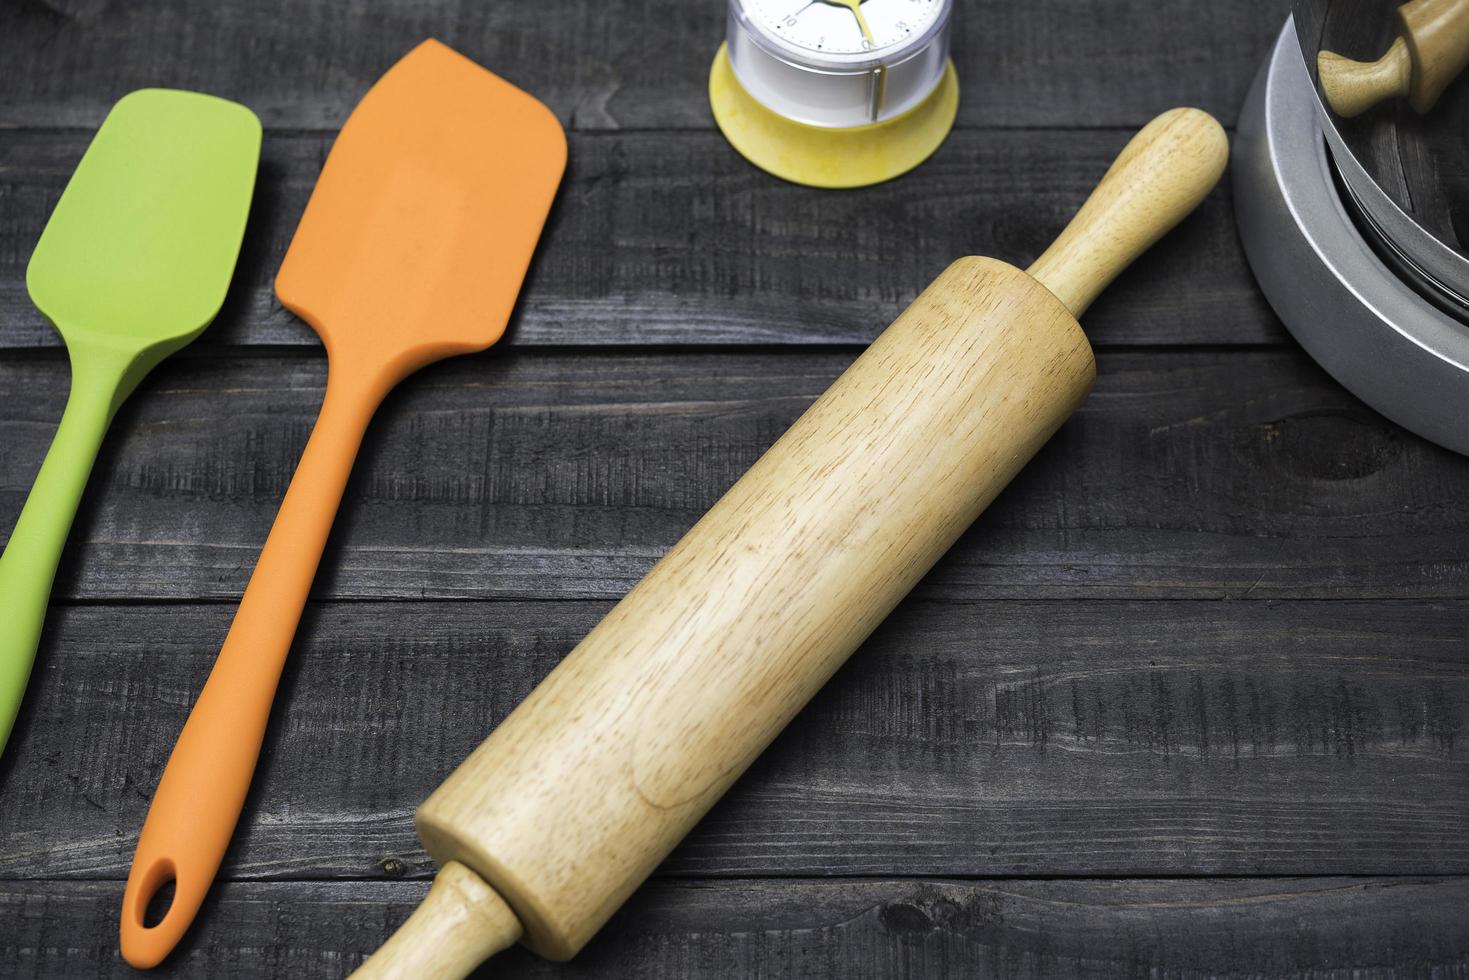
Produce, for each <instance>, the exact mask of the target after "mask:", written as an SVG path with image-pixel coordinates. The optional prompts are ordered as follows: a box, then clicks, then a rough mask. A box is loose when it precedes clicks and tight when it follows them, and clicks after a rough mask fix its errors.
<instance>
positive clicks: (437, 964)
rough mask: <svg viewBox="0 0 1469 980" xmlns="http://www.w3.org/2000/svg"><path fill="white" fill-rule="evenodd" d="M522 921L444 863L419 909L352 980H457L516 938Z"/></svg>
mask: <svg viewBox="0 0 1469 980" xmlns="http://www.w3.org/2000/svg"><path fill="white" fill-rule="evenodd" d="M522 931H523V930H522V929H521V925H520V920H519V919H517V918H516V917H515V912H514V911H513V910H512V909H511V908H510V906H509V905H507V904H506V903H505V900H504V899H503V898H501V897H500V895H499V893H497V892H496V891H495V890H494V889H493V888H491V887H490V886H489V885H487V884H485V881H484V879H483V878H481V877H480V876H479V875H477V874H475V873H474V872H473V871H471V870H469V869H468V868H467V867H465V866H464V865H462V864H460V863H459V862H458V861H448V862H445V864H444V866H443V868H441V869H440V870H439V873H438V876H437V877H435V878H434V883H433V885H431V886H430V887H429V890H428V896H427V897H426V898H424V900H423V904H421V905H419V906H418V908H416V909H414V910H413V914H412V915H410V916H409V917H408V920H407V921H406V922H404V923H403V925H401V926H399V927H398V931H397V932H395V933H393V936H392V938H391V939H389V940H388V941H387V942H386V943H384V944H383V945H382V947H381V948H380V949H378V951H377V952H376V953H373V954H372V956H370V957H368V958H367V960H366V961H365V962H364V963H363V964H362V965H361V966H360V967H358V968H357V970H356V972H354V973H353V974H352V980H418V978H432V980H457V978H460V977H467V976H469V974H470V973H472V972H474V970H475V968H476V967H478V966H479V965H480V964H481V963H483V962H484V961H485V960H487V959H489V958H490V957H491V956H493V955H494V954H496V953H498V952H500V951H501V950H502V949H508V948H509V947H510V946H513V945H514V944H515V941H516V940H517V939H519V938H520V934H521V932H522Z"/></svg>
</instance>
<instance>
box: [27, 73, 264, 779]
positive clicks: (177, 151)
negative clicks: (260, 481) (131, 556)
mask: <svg viewBox="0 0 1469 980" xmlns="http://www.w3.org/2000/svg"><path fill="white" fill-rule="evenodd" d="M259 158H260V123H259V121H258V120H257V119H256V118H255V114H254V113H252V112H251V111H250V110H249V109H246V108H245V107H244V106H241V105H236V104H235V103H233V102H226V101H225V100H223V99H216V98H213V97H212V96H208V95H199V94H196V93H194V92H176V91H168V90H163V89H145V90H143V91H140V92H134V93H132V94H131V95H128V96H126V97H125V98H123V99H122V101H120V102H118V103H117V105H116V106H114V107H113V109H112V112H111V113H109V114H108V116H107V119H106V121H105V122H103V123H102V128H101V129H99V130H98V131H97V135H96V136H95V137H94V138H93V140H92V144H91V146H89V147H88V148H87V152H86V155H85V156H83V157H82V162H81V163H80V164H79V165H78V166H77V169H76V172H75V174H73V175H72V178H71V182H70V183H69V184H67V185H66V190H65V191H63V192H62V195H61V201H60V202H59V203H58V204H57V205H56V210H55V211H54V212H53V213H52V215H51V221H50V222H49V223H48V224H47V225H46V230H45V231H44V232H42V233H41V240H40V242H39V243H37V245H36V251H35V254H34V255H32V256H31V264H30V267H29V268H28V269H27V270H26V285H27V286H28V287H29V288H30V292H31V299H33V300H34V301H35V303H36V306H38V307H39V308H40V310H41V312H42V313H44V314H46V316H47V318H49V319H50V321H51V322H52V324H54V325H55V327H56V329H57V330H58V331H60V333H61V336H62V337H63V338H64V339H65V340H66V347H67V351H68V353H69V354H70V355H71V394H70V396H69V397H68V399H67V403H66V412H65V414H64V415H62V418H61V424H60V426H59V427H58V428H57V430H56V437H55V439H54V440H52V443H51V449H50V451H48V452H47V454H46V459H45V462H44V463H42V464H41V470H40V473H38V474H37V476H36V483H35V486H34V487H33V488H32V489H31V494H30V496H29V497H28V498H27V499H26V504H25V507H24V508H23V509H22V510H21V513H20V518H19V520H17V521H16V523H15V528H14V530H12V531H11V533H10V538H9V540H8V541H6V544H5V551H4V552H3V553H0V750H3V749H4V747H5V742H6V739H7V738H8V737H9V734H10V728H11V725H12V723H13V722H14V720H15V716H16V712H17V711H18V710H19V708H20V701H21V695H22V693H23V692H24V690H25V684H26V679H27V678H28V677H29V676H30V672H31V662H32V660H33V659H34V657H35V653H36V644H37V641H38V639H39V637H40V634H41V626H42V623H43V621H44V619H45V615H46V604H47V600H48V599H49V597H50V594H51V583H52V580H53V579H54V578H55V575H56V563H57V561H58V559H59V558H60V556H61V549H62V546H63V545H64V544H65V542H66V536H67V533H68V531H70V529H71V523H72V519H73V518H74V517H75V516H76V508H77V502H78V501H79V500H80V499H81V495H82V489H83V488H84V487H85V486H86V482H87V474H88V473H89V472H90V471H91V469H92V461H93V460H94V459H95V458H96V455H97V448H98V446H99V445H100V444H101V442H102V436H103V434H104V433H105V432H106V430H107V426H108V423H109V422H111V420H112V415H113V413H114V412H116V411H117V408H118V406H119V405H121V404H122V401H123V400H124V399H125V398H127V396H128V394H129V393H130V392H131V391H132V390H133V388H134V387H136V386H137V384H138V382H139V381H141V380H142V379H143V376H144V375H146V374H147V373H148V372H149V371H150V370H151V369H152V368H153V366H154V365H156V364H157V363H158V362H159V361H161V360H163V358H165V357H167V356H168V355H169V354H171V353H173V352H174V351H176V350H178V349H179V348H180V347H182V346H184V345H185V344H187V343H188V342H189V341H191V340H193V339H194V338H195V337H196V336H198V335H199V333H200V332H201V331H202V330H203V329H204V328H205V327H206V326H208V325H209V321H210V320H212V319H214V315H215V314H216V313H218V312H219V308H220V306H221V305H222V304H223V303H224V294H225V290H226V288H227V287H228V286H229V281H230V277H231V276H232V275H233V274H234V269H235V258H236V256H237V255H238V254H239V251H240V239H241V238H242V237H243V235H244V233H245V217H246V215H247V214H248V213H249V210H250V195H251V193H252V192H253V190H254V187H255V168H256V164H257V163H258V162H259ZM3 531H4V529H3V528H0V532H3Z"/></svg>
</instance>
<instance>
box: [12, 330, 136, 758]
mask: <svg viewBox="0 0 1469 980" xmlns="http://www.w3.org/2000/svg"><path fill="white" fill-rule="evenodd" d="M131 367H132V358H131V357H124V356H119V355H117V354H115V353H114V352H111V351H107V350H96V349H92V350H88V349H78V348H76V347H75V346H74V347H73V348H72V352H71V371H72V380H71V394H70V395H69V396H68V398H67V401H66V411H65V412H64V413H63V414H62V416H61V425H60V426H59V427H58V428H57V429H56V436H55V438H54V439H52V441H51V448H50V450H48V451H47V453H46V459H45V462H43V463H42V464H41V471H40V473H38V474H37V475H36V482H35V484H34V485H33V486H32V487H31V494H30V496H29V497H27V498H26V502H25V507H24V508H22V510H21V512H20V518H19V519H18V520H17V521H16V522H15V529H14V530H13V531H11V533H10V540H9V542H8V543H7V544H6V545H5V553H4V554H3V555H0V751H4V749H5V742H6V740H7V739H9V737H10V729H11V726H12V725H14V724H15V716H16V713H17V712H19V711H20V701H21V697H22V695H24V693H25V686H26V681H27V679H29V677H30V674H31V664H32V663H33V662H34V661H35V659H36V646H37V644H38V643H39V642H40V639H41V625H42V623H44V622H45V619H46V606H47V603H48V602H49V600H50V598H51V584H52V582H53V581H54V580H55V578H56V565H57V562H59V561H60V560H61V549H62V548H63V547H64V546H65V545H66V536H67V534H68V532H70V530H71V523H72V521H73V520H74V519H75V517H76V512H77V504H78V503H80V502H81V499H82V491H83V490H84V489H85V488H86V486H87V477H88V476H89V475H90V474H91V472H92V464H93V463H94V462H95V461H96V459H97V450H98V448H99V447H100V446H101V445H102V437H103V435H104V434H106V432H107V426H108V424H109V423H110V422H111V421H112V416H113V414H114V413H115V412H116V411H117V408H118V406H119V405H121V404H122V402H123V400H124V399H125V398H126V397H127V395H128V393H129V392H130V391H131V390H132V388H133V385H134V384H135V383H136V382H135V379H133V378H131V377H130V374H131V373H132V372H131V371H130V368H131Z"/></svg>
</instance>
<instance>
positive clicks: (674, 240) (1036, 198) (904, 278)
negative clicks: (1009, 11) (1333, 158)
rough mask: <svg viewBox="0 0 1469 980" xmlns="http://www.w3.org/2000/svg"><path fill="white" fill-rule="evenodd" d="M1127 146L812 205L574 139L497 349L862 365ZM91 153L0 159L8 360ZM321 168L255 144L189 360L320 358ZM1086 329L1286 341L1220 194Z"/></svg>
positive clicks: (30, 322) (1031, 236) (723, 165)
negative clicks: (302, 259)
mask: <svg viewBox="0 0 1469 980" xmlns="http://www.w3.org/2000/svg"><path fill="white" fill-rule="evenodd" d="M0 36H3V31H0ZM1163 107H1164V106H1163V105H1160V106H1159V108H1163ZM1129 135H1131V134H1130V133H1128V132H1124V131H1116V132H1113V131H1092V130H1085V131H1076V132H1060V131H1044V130H1043V131H1031V130H1022V131H1003V132H997V131H987V132H982V133H979V132H961V133H956V134H955V135H954V136H953V137H951V138H950V140H949V141H948V142H947V143H946V144H945V145H944V147H943V148H942V149H940V151H939V152H938V153H937V154H936V155H935V156H934V158H933V159H932V160H930V161H929V162H928V163H926V164H924V166H922V167H921V168H919V169H918V170H917V171H915V172H914V173H912V174H909V175H908V176H906V177H904V178H903V179H902V180H899V181H895V182H893V183H890V184H886V185H883V186H880V187H875V188H867V189H864V190H860V191H850V192H843V193H839V194H838V193H831V194H817V193H813V192H812V191H810V190H809V189H807V188H800V187H796V186H794V185H790V184H786V183H784V182H782V181H779V180H775V179H772V178H771V177H769V176H768V175H766V174H763V173H760V172H759V171H757V170H755V169H754V168H753V167H751V166H750V165H749V164H747V163H745V162H744V161H743V160H741V159H740V158H739V156H738V154H736V153H735V151H734V150H733V149H732V148H731V147H730V146H729V145H728V144H727V143H726V142H725V141H724V139H723V138H722V137H720V136H719V135H718V134H715V133H701V132H700V133H603V134H591V135H587V134H581V135H576V134H574V135H573V137H572V145H571V156H570V169H569V170H568V173H567V178H566V182H565V184H564V185H563V187H562V189H561V193H560V197H559V199H558V202H557V204H556V206H555V209H554V210H553V212H552V218H551V222H550V224H549V225H548V227H547V229H546V233H545V236H544V238H543V239H542V243H541V249H540V253H539V255H538V258H537V260H536V262H535V264H534V265H533V266H532V270H531V275H530V277H529V278H528V279H527V281H526V286H525V289H524V292H523V294H522V301H521V304H520V308H519V310H518V312H517V314H516V317H515V319H514V321H513V326H512V329H511V331H510V333H509V335H507V337H506V338H505V340H504V341H502V344H511V345H522V346H546V345H576V346H586V345H598V346H613V345H623V346H625V345H641V346H647V345H670V344H677V345H681V346H730V345H752V344H759V345H763V346H772V347H774V346H785V345H793V344H803V345H811V344H855V343H861V344H865V343H869V342H870V341H871V340H872V338H873V337H875V336H877V334H878V333H879V332H880V331H881V330H882V329H883V328H884V327H886V326H887V325H888V324H889V323H891V322H892V320H893V318H894V317H895V316H897V315H898V313H900V312H901V311H902V309H903V308H904V307H905V306H907V305H908V304H909V303H910V302H912V300H913V298H914V297H915V296H917V295H918V292H919V290H921V289H922V288H923V287H924V286H925V285H926V284H928V283H929V282H930V281H932V280H933V278H934V276H936V275H938V273H939V272H940V271H942V270H943V268H944V267H945V266H947V265H948V264H949V263H950V262H951V261H953V260H954V259H955V258H957V257H959V256H961V255H968V254H978V255H990V256H994V257H996V258H1000V259H1003V260H1005V261H1008V262H1011V263H1013V264H1017V265H1020V266H1022V267H1023V266H1024V265H1025V264H1027V263H1028V262H1030V260H1032V259H1033V258H1035V256H1037V255H1038V254H1040V252H1041V251H1042V250H1043V249H1044V248H1045V247H1046V246H1047V245H1048V244H1049V243H1050V241H1051V239H1052V238H1054V237H1055V236H1056V234H1057V233H1058V232H1059V231H1060V230H1061V228H1062V226H1063V225H1065V224H1066V222H1067V221H1069V220H1070V218H1071V216H1072V215H1073V214H1074V213H1075V212H1076V209H1077V208H1078V207H1079V206H1080V205H1081V203H1082V201H1084V200H1085V199H1086V197H1087V195H1088V194H1089V193H1090V192H1091V190H1092V188H1093V187H1094V186H1095V185H1096V182H1097V180H1098V179H1099V178H1100V176H1101V174H1102V173H1103V171H1105V170H1106V169H1107V166H1108V164H1109V163H1110V162H1111V161H1112V158H1113V157H1114V156H1116V154H1117V152H1118V151H1119V150H1120V149H1121V148H1122V146H1123V144H1124V143H1125V142H1126V141H1127V138H1128V136H1129ZM86 141H87V134H86V133H79V132H49V131H48V132H34V131H19V132H7V133H5V134H4V137H3V138H0V353H3V352H4V351H5V350H6V349H7V348H8V349H25V348H35V347H52V346H56V345H57V344H58V341H57V339H56V337H55V335H54V334H53V332H52V331H51V329H50V328H49V327H48V326H47V325H46V324H45V321H44V320H43V319H42V318H41V316H40V314H38V313H37V312H36V311H35V309H34V307H32V305H31V303H30V300H29V298H28V297H27V296H26V293H25V264H26V262H27V260H28V259H29V258H30V254H31V250H32V249H33V248H34V247H35V242H36V239H37V237H38V236H39V235H40V233H41V229H42V228H43V227H44V226H45V223H46V219H47V217H48V216H49V215H50V213H51V209H52V207H54V205H55V202H56V199H57V198H58V197H59V196H60V194H61V189H62V187H64V186H65V184H66V180H67V177H68V176H69V175H70V173H71V169H72V168H73V167H74V166H75V165H76V161H77V160H78V159H80V157H81V153H82V150H83V149H84V148H85V146H86ZM329 146H330V137H329V136H328V135H283V134H278V133H274V132H268V133H267V135H266V140H265V146H264V150H263V158H262V162H261V179H260V182H259V185H258V189H257V194H256V200H255V207H254V213H253V214H252V215H251V221H250V224H249V227H248V230H247V232H246V236H245V244H244V251H243V254H242V256H241V259H240V266H239V271H238V273H237V276H236V279H235V285H234V289H233V291H232V293H231V294H230V296H229V298H228V300H227V302H226V305H225V308H224V310H223V311H222V312H221V314H220V316H219V318H218V319H217V320H216V322H215V323H214V325H213V326H212V327H210V329H209V330H208V331H207V332H206V333H205V334H204V336H203V338H201V340H200V341H199V342H198V343H199V344H200V345H203V346H205V347H206V348H208V347H214V348H218V347H223V346H232V345H237V344H247V345H290V346H307V347H315V346H317V341H316V338H315V336H314V335H313V334H312V333H311V331H310V330H309V329H308V328H307V327H306V325H305V324H303V323H301V322H299V321H298V320H296V319H295V317H293V316H292V315H291V314H290V313H288V312H286V311H285V310H284V309H282V308H281V306H280V304H279V303H277V302H276V300H275V297H274V295H273V293H272V292H271V281H272V279H273V277H274V276H275V273H276V270H277V269H278V268H279V266H280V262H281V258H282V256H283V255H284V254H285V249H286V245H287V243H288V242H289V241H290V237H291V235H292V234H293V233H294V232H295V229H296V224H297V221H298V220H299V218H300V215H301V211H302V209H303V208H304V207H305V204H306V198H307V196H308V195H309V194H310V191H311V187H312V185H313V183H314V181H315V180H316V175H317V173H318V172H319V171H320V168H321V164H322V161H323V159H324V158H325V156H326V152H327V149H328V148H329ZM920 227H921V228H922V229H923V230H922V232H921V233H920V232H919V231H917V230H916V229H918V228H920ZM1086 328H1087V335H1088V336H1089V337H1090V338H1091V339H1092V341H1093V343H1094V344H1098V345H1103V346H1107V345H1117V344H1147V343H1163V344H1185V343H1211V344H1215V343H1217V344H1258V343H1279V342H1281V341H1282V340H1284V339H1285V338H1286V334H1285V331H1284V330H1283V328H1282V327H1281V326H1280V325H1279V323H1278V322H1277V321H1276V320H1275V318H1274V316H1273V315H1272V314H1271V313H1270V311H1269V307H1268V306H1267V305H1266V303H1265V301H1264V299H1263V298H1262V297H1261V295H1260V293H1259V290H1258V289H1257V288H1256V286H1255V284H1254V280H1253V278H1252V277H1251V275H1250V272H1249V269H1248V267H1247V265H1246V263H1245V259H1244V255H1243V252H1242V251H1241V250H1240V247H1239V244H1238V240H1237V238H1236V234H1235V230H1234V216H1233V213H1232V211H1231V209H1230V199H1229V188H1228V182H1227V181H1226V182H1224V185H1222V186H1221V187H1220V188H1218V189H1217V190H1215V191H1214V193H1213V194H1212V195H1211V196H1210V197H1209V199H1208V200H1207V201H1205V203H1204V204H1203V206H1202V207H1201V208H1200V209H1199V212H1198V213H1197V214H1195V215H1194V216H1192V217H1191V218H1189V219H1188V220H1187V221H1185V222H1184V224H1183V226H1182V227H1180V228H1179V229H1178V230H1177V231H1176V232H1174V233H1173V234H1172V235H1171V236H1169V237H1168V238H1167V239H1166V240H1165V241H1163V242H1162V243H1160V244H1159V245H1158V247H1156V248H1155V249H1153V251H1152V252H1151V253H1150V254H1148V255H1146V256H1144V257H1143V258H1142V259H1140V260H1139V261H1138V262H1137V264H1136V265H1135V266H1134V267H1133V269H1132V270H1131V271H1130V272H1129V273H1128V274H1127V275H1124V276H1123V277H1122V278H1121V280H1120V281H1119V282H1118V283H1117V284H1116V285H1115V286H1113V287H1112V288H1111V289H1109V290H1108V292H1107V294H1106V295H1105V296H1103V297H1102V299H1101V300H1100V301H1098V303H1097V305H1096V307H1095V308H1094V309H1092V310H1091V311H1089V312H1088V314H1087V323H1086Z"/></svg>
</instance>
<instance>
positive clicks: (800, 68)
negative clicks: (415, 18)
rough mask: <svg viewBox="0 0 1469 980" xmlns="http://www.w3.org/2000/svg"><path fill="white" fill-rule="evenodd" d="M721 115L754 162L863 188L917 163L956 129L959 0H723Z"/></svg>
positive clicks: (782, 173) (713, 102)
mask: <svg viewBox="0 0 1469 980" xmlns="http://www.w3.org/2000/svg"><path fill="white" fill-rule="evenodd" d="M728 5H729V6H728V18H727V29H726V35H725V42H726V43H725V45H724V46H723V47H721V48H720V49H719V53H718V54H717V55H716V56H715V59H714V65H713V67H712V68H711V69H710V72H709V104H710V107H711V108H712V109H713V111H714V120H715V122H716V123H718V125H719V128H720V130H721V131H722V132H723V133H724V135H725V137H726V138H728V139H729V141H730V143H731V144H733V145H734V148H735V149H736V150H738V151H739V152H740V153H741V154H742V155H743V156H744V157H745V158H746V159H747V160H749V161H750V162H751V163H753V164H755V165H756V166H758V167H760V168H762V169H764V170H767V171H769V172H770V173H773V174H775V175H776V176H778V177H783V178H785V179H786V180H790V181H794V182H796V183H799V184H808V185H811V186H814V187H861V186H863V185H866V184H875V183H878V182H879V181H884V180H888V179H890V178H893V177H896V176H898V175H899V174H901V173H904V172H906V171H908V170H911V169H912V168H913V167H916V166H918V164H920V163H922V162H923V161H924V160H925V159H927V157H928V156H929V155H930V154H932V153H933V152H934V150H936V149H938V147H939V145H940V144H942V143H943V141H944V138H945V137H946V136H947V135H948V133H949V130H950V129H951V128H952V127H953V124H954V118H955V115H956V113H957V112H958V106H959V85H958V79H957V77H956V75H955V73H954V66H953V65H952V64H951V63H950V62H949V33H950V19H951V18H950V15H951V14H952V13H953V0H728Z"/></svg>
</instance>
